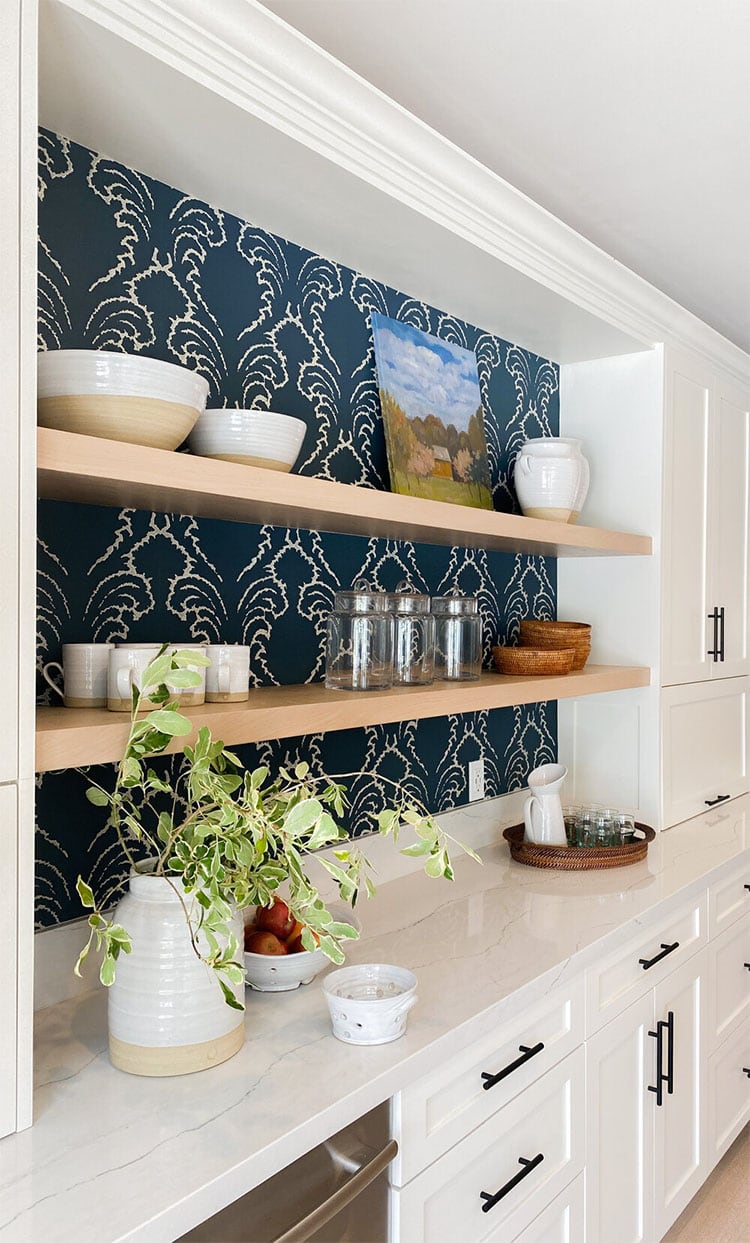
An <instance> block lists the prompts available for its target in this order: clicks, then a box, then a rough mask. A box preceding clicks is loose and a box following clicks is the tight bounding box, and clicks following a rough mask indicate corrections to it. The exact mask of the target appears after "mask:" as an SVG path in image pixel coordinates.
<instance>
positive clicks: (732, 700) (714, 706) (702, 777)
mask: <svg viewBox="0 0 750 1243" xmlns="http://www.w3.org/2000/svg"><path fill="white" fill-rule="evenodd" d="M749 691H750V678H723V679H722V680H721V681H718V682H703V683H701V682H699V683H694V684H692V685H689V686H669V687H667V688H666V689H665V690H664V691H663V692H662V768H663V787H664V806H663V824H664V827H665V828H668V827H669V825H670V824H678V823H679V822H680V821H681V820H687V819H689V818H690V816H697V815H698V813H699V812H704V811H707V810H708V808H709V807H710V806H712V805H714V804H715V805H716V806H718V805H719V803H720V802H723V801H725V800H726V797H727V796H728V797H729V798H735V797H736V796H737V795H738V794H744V793H746V791H747V789H748V708H749V703H750V696H749V694H748V692H749Z"/></svg>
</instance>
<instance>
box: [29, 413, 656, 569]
mask: <svg viewBox="0 0 750 1243" xmlns="http://www.w3.org/2000/svg"><path fill="white" fill-rule="evenodd" d="M37 445H38V459H37V464H38V475H39V495H40V497H43V498H46V499H48V500H57V501H83V502H85V503H88V504H92V505H108V506H116V507H118V508H120V507H125V506H127V507H132V508H134V509H150V510H158V511H161V512H166V513H177V514H192V515H194V516H196V517H201V518H224V519H228V520H229V521H231V522H254V523H271V524H273V525H274V526H283V527H303V528H305V529H308V530H315V531H337V532H341V533H344V534H347V535H363V536H368V537H372V536H379V537H381V538H388V539H406V540H413V541H415V542H418V543H425V544H447V545H449V546H454V545H455V546H458V547H462V548H487V549H492V550H495V551H499V552H511V553H512V552H522V553H528V554H532V555H533V554H535V555H539V556H549V557H566V556H586V555H593V556H597V555H598V556H602V555H630V556H633V555H641V556H648V555H649V554H650V553H651V539H650V537H649V536H646V535H628V534H626V533H623V532H621V531H603V530H599V529H598V528H596V527H585V526H568V525H567V524H565V523H561V522H546V521H542V520H541V519H537V518H522V517H519V516H518V515H516V514H500V513H494V512H490V511H488V510H483V509H471V508H468V507H467V506H463V505H452V504H445V503H443V502H441V501H427V500H422V499H420V498H419V497H414V496H397V495H395V494H394V493H392V492H376V491H374V490H372V489H370V488H358V487H353V486H352V485H351V484H344V483H330V482H328V481H327V480H325V479H314V478H310V477H309V476H306V475H284V474H280V473H279V472H277V471H271V470H261V469H259V468H258V467H254V466H240V465H237V464H236V463H234V462H219V461H214V460H212V459H210V458H198V457H191V456H189V455H188V454H186V453H167V452H165V451H164V450H163V449H147V448H144V447H142V446H141V445H129V444H121V443H119V442H116V441H111V440H100V439H97V438H96V437H93V436H77V435H74V434H72V433H70V432H57V431H52V430H50V429H49V428H41V427H40V428H39V429H38V442H37Z"/></svg>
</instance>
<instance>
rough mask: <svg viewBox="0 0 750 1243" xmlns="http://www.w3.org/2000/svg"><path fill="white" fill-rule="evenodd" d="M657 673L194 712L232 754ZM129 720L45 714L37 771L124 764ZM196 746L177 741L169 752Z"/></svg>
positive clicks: (98, 714) (279, 689)
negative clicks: (274, 741) (271, 741)
mask: <svg viewBox="0 0 750 1243" xmlns="http://www.w3.org/2000/svg"><path fill="white" fill-rule="evenodd" d="M649 679H650V670H649V669H647V668H643V667H640V666H632V667H631V666H623V665H587V666H586V668H585V669H582V670H581V671H580V672H577V673H568V674H565V675H564V676H562V677H550V676H539V677H509V676H505V675H502V674H497V673H484V674H482V676H481V677H480V679H479V681H477V682H434V683H433V684H432V686H422V687H416V686H411V687H403V686H402V687H398V688H395V689H393V690H388V691H329V690H326V688H325V686H323V684H322V683H321V682H314V683H310V684H307V685H304V686H265V687H261V688H260V689H258V690H251V691H250V698H249V699H248V700H246V702H245V703H234V704H205V705H204V706H203V707H201V708H190V709H189V710H188V715H189V716H190V719H191V721H192V722H193V726H194V730H195V731H197V730H198V729H199V728H200V727H201V726H202V725H208V727H209V728H210V730H211V732H212V733H213V735H214V737H215V738H222V739H223V741H224V742H225V743H227V744H228V745H229V746H239V745H240V744H241V743H245V742H263V741H265V740H266V739H268V738H295V737H297V736H298V735H301V734H318V733H326V732H328V731H331V730H337V729H357V728H362V726H365V725H386V724H390V723H392V722H394V721H418V720H424V719H425V718H428V717H436V716H446V715H449V714H456V713H462V712H484V711H487V710H488V709H492V708H507V707H510V706H512V705H516V704H528V703H541V702H543V701H545V700H549V699H570V698H573V697H575V696H578V695H596V694H601V693H604V692H609V691H622V690H630V689H633V688H635V687H639V686H648V684H649ZM129 723H130V718H129V716H128V715H127V714H126V713H123V712H108V711H107V709H106V708H39V709H38V711H37V732H36V770H37V772H46V771H48V770H50V769H60V768H75V767H78V766H80V765H84V764H106V763H111V762H113V761H116V760H119V758H120V756H121V755H122V751H123V747H124V745H125V742H126V740H127V736H128V728H129ZM186 741H189V739H184V738H178V739H175V740H174V741H173V743H172V745H171V746H170V747H168V748H167V750H169V751H179V750H182V748H183V746H184V744H185V742H186Z"/></svg>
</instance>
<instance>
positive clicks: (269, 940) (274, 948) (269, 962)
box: [244, 898, 360, 993]
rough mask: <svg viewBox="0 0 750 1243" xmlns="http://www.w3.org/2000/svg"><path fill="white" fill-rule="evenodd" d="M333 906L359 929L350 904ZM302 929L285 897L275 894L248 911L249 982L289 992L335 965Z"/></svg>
mask: <svg viewBox="0 0 750 1243" xmlns="http://www.w3.org/2000/svg"><path fill="white" fill-rule="evenodd" d="M329 910H330V911H331V914H332V915H333V917H334V919H336V920H338V921H340V922H342V923H346V924H351V925H352V927H353V928H356V929H357V931H358V932H359V930H360V924H359V921H358V920H357V919H356V918H355V917H354V915H353V914H352V911H351V908H350V907H348V906H346V907H345V906H338V905H332V906H331V907H329ZM302 932H303V926H302V924H301V923H300V922H299V920H298V919H295V918H294V916H293V915H291V914H290V912H289V907H288V906H287V904H286V902H284V901H283V899H282V898H274V900H273V903H272V905H271V906H268V907H256V908H251V909H250V910H248V911H246V912H245V954H244V960H245V983H246V984H248V985H250V987H251V988H255V989H257V990H258V992H261V993H285V992H289V991H290V990H291V989H293V988H299V986H300V984H310V983H311V982H312V980H314V979H315V977H316V975H318V974H319V973H320V972H321V971H322V970H323V968H324V967H330V966H332V965H333V964H332V963H331V960H330V958H328V956H327V955H326V954H324V953H323V951H322V950H321V949H317V950H306V949H305V948H304V946H303V945H302Z"/></svg>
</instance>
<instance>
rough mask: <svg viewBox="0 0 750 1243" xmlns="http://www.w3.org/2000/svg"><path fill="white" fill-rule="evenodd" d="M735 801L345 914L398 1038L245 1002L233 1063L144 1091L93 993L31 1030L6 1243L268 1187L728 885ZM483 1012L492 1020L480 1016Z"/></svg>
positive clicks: (464, 870)
mask: <svg viewBox="0 0 750 1243" xmlns="http://www.w3.org/2000/svg"><path fill="white" fill-rule="evenodd" d="M748 826H750V796H745V797H743V798H741V799H737V800H734V801H733V802H732V803H731V804H728V805H725V806H724V807H722V808H720V809H716V810H715V811H713V812H710V813H707V814H705V815H703V816H699V817H697V818H696V819H694V820H690V821H687V822H686V823H685V824H683V825H680V826H678V827H676V828H673V829H670V830H668V831H667V832H664V833H662V834H660V835H658V836H657V839H656V841H655V842H654V843H653V844H652V846H651V848H650V850H649V854H648V858H647V860H645V861H644V862H643V863H639V864H635V865H634V866H632V867H629V868H622V869H614V870H611V871H607V872H585V873H560V872H546V871H539V870H536V869H533V868H527V867H524V866H522V865H520V864H516V863H513V862H512V861H511V860H510V857H509V854H508V848H507V846H506V844H505V842H503V841H502V839H501V838H500V831H499V830H498V838H499V841H498V843H497V844H496V845H490V846H489V847H487V848H486V849H484V850H483V851H482V856H483V860H484V866H483V867H480V866H479V865H477V864H476V863H474V862H473V861H471V860H469V859H466V858H459V859H458V861H457V863H456V867H455V871H456V880H455V883H454V884H452V885H451V884H449V883H447V882H445V881H433V880H428V879H427V878H426V877H424V876H423V875H422V874H421V873H411V874H409V875H406V876H403V877H400V878H398V879H394V880H391V881H389V882H387V883H385V884H383V885H381V886H380V888H379V889H378V893H377V895H376V897H375V899H374V900H372V901H371V902H370V903H368V904H366V905H364V906H362V907H358V908H357V910H358V914H359V915H360V918H361V920H362V924H363V933H362V939H361V941H360V942H359V943H357V944H356V945H354V946H353V947H352V949H351V951H350V953H349V955H348V961H350V962H353V961H370V962H392V963H398V964H400V965H402V966H405V967H409V968H410V969H411V970H413V971H414V972H416V974H417V977H418V980H419V1004H418V1005H417V1006H416V1007H415V1008H414V1010H412V1012H411V1014H410V1016H409V1025H408V1031H407V1034H406V1036H405V1037H403V1038H402V1039H401V1040H399V1041H396V1042H394V1043H393V1044H388V1045H380V1046H375V1047H371V1048H357V1047H354V1046H351V1045H346V1044H342V1043H340V1042H338V1041H337V1040H335V1039H334V1038H333V1036H332V1035H331V1030H330V1021H329V1017H328V1011H327V1009H326V1005H325V1000H324V997H323V994H322V991H321V987H320V977H318V979H317V980H316V981H315V982H313V983H312V984H311V985H309V986H307V987H305V988H301V989H298V990H297V991H295V992H289V993H276V994H272V993H267V994H259V993H248V1006H247V1017H246V1024H247V1039H246V1043H245V1045H244V1048H243V1049H242V1050H241V1051H240V1053H238V1054H237V1056H236V1057H234V1058H232V1059H231V1060H230V1061H229V1062H226V1063H224V1065H222V1066H218V1067H216V1068H214V1069H212V1070H209V1071H204V1072H202V1073H200V1074H197V1075H189V1076H184V1077H181V1078H174V1079H141V1078H137V1077H134V1076H130V1075H125V1074H123V1073H121V1072H120V1071H117V1070H115V1069H113V1067H112V1066H111V1065H110V1063H109V1059H108V1056H107V1034H106V998H105V995H104V990H99V991H97V992H96V993H93V994H90V995H88V996H84V997H83V998H79V999H76V1000H72V1001H66V1002H63V1003H61V1004H60V1005H57V1006H54V1007H51V1008H49V1009H47V1010H44V1011H41V1012H40V1013H39V1014H38V1015H37V1037H36V1083H37V1087H36V1097H35V1102H36V1103H35V1124H34V1126H33V1127H32V1128H31V1129H30V1130H27V1131H24V1132H22V1133H20V1134H18V1135H13V1136H10V1137H9V1138H7V1139H5V1140H2V1141H0V1240H1V1241H2V1243H32V1241H36V1240H39V1241H40V1243H41V1240H44V1243H56V1241H60V1243H67V1241H73V1240H75V1241H76V1243H93V1241H94V1240H96V1243H114V1241H115V1240H133V1239H136V1238H137V1239H138V1240H139V1243H149V1241H152V1240H153V1241H154V1243H166V1241H167V1240H171V1239H174V1238H176V1237H177V1236H179V1235H180V1234H181V1233H183V1232H184V1231H186V1230H188V1229H189V1228H190V1227H191V1226H193V1225H196V1224H197V1223H198V1222H200V1221H202V1220H205V1218H207V1217H209V1216H211V1214H212V1213H214V1212H216V1211H218V1210H219V1209H220V1208H222V1207H224V1206H225V1205H226V1204H228V1203H230V1202H231V1201H233V1200H235V1199H237V1198H238V1197H239V1196H240V1195H242V1194H243V1193H244V1192H246V1191H248V1190H249V1189H251V1188H252V1187H254V1186H256V1185H257V1184H258V1183H260V1182H262V1181H263V1180H264V1179H265V1178H267V1177H269V1176H270V1175H271V1174H273V1173H275V1172H276V1171H277V1170H279V1169H282V1168H283V1167H284V1166H285V1165H287V1164H288V1163H289V1162H291V1161H293V1160H294V1159H295V1158H296V1157H297V1156H299V1155H301V1154H302V1153H303V1152H305V1151H307V1150H308V1149H309V1148H311V1147H313V1146H314V1145H315V1144H316V1143H318V1142H320V1141H321V1140H322V1139H324V1138H326V1137H327V1136H328V1135H330V1134H332V1133H334V1132H335V1131H336V1130H338V1129H339V1128H340V1127H342V1126H344V1125H346V1124H348V1123H349V1122H351V1121H352V1120H353V1119H354V1118H356V1117H358V1116H359V1115H360V1114H362V1113H364V1112H366V1111H367V1110H368V1109H370V1108H372V1107H373V1106H374V1105H376V1104H378V1103H379V1102H381V1101H383V1100H385V1099H387V1098H388V1097H389V1096H391V1095H393V1093H394V1092H396V1091H398V1090H399V1089H401V1088H403V1087H404V1086H405V1085H407V1084H408V1083H410V1082H412V1081H414V1080H415V1079H416V1078H418V1077H419V1076H420V1075H422V1074H423V1073H425V1072H426V1071H427V1070H429V1069H431V1068H432V1067H433V1066H434V1065H435V1064H436V1063H437V1062H438V1061H439V1060H441V1059H442V1058H444V1057H448V1056H450V1054H451V1052H452V1051H453V1050H455V1049H458V1048H460V1047H463V1046H464V1045H465V1044H466V1042H467V1040H471V1039H475V1038H477V1037H478V1036H479V1035H481V1034H482V1033H483V1032H484V1031H485V1030H488V1028H489V1026H490V1023H492V1024H493V1025H496V1023H497V1019H498V1008H500V1010H501V1011H502V1010H504V1009H505V1007H507V1012H508V1013H513V1012H514V1010H516V1009H517V1008H518V1007H519V1006H520V1005H522V1004H526V1003H527V1002H528V1001H529V1000H531V999H532V998H533V997H535V996H537V995H540V994H541V993H543V992H546V991H548V989H549V988H550V987H551V986H552V984H553V983H555V982H557V981H562V980H563V979H564V978H565V977H566V976H567V975H569V974H572V973H575V972H578V971H579V970H581V969H582V968H584V967H585V966H586V965H587V964H589V963H591V962H592V961H594V960H595V959H596V958H597V957H598V956H600V955H601V954H602V953H603V952H604V951H605V949H607V948H610V947H611V946H612V945H614V944H616V943H617V939H618V938H620V937H621V936H622V935H623V930H624V925H626V924H628V923H630V922H631V921H635V923H643V922H646V923H647V922H648V920H649V918H650V917H651V916H652V914H653V913H654V908H655V907H656V906H658V905H659V904H660V903H662V902H664V901H667V900H669V899H671V898H673V897H675V895H677V894H681V893H684V894H685V895H686V896H687V894H688V893H689V892H690V891H691V890H692V889H698V888H700V887H701V886H702V885H704V884H705V883H706V878H707V877H710V876H711V874H713V873H716V874H717V875H718V874H720V873H722V872H729V871H731V869H732V867H734V866H736V865H737V862H738V860H739V858H740V856H741V855H743V854H744V853H745V852H746V851H747V850H748V846H749V845H750V829H749V827H748ZM490 1011H491V1013H490Z"/></svg>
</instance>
